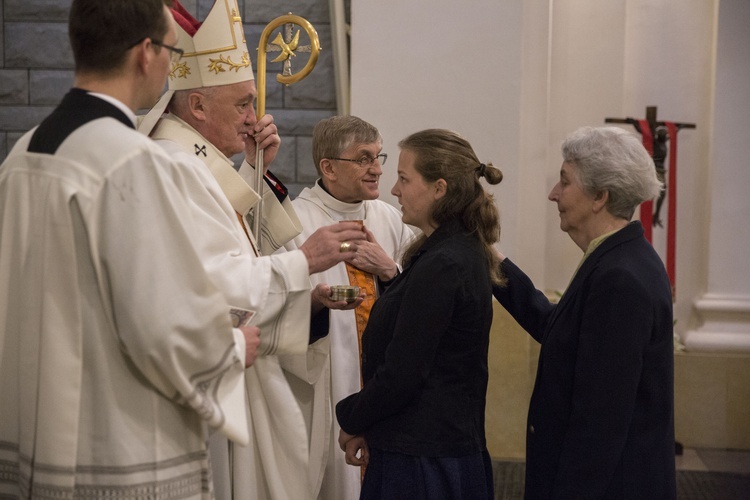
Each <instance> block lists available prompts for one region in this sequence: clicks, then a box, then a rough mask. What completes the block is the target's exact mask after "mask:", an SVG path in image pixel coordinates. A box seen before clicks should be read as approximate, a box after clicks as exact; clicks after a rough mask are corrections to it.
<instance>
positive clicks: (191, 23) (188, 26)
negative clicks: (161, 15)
mask: <svg viewBox="0 0 750 500" xmlns="http://www.w3.org/2000/svg"><path fill="white" fill-rule="evenodd" d="M169 10H171V11H172V17H174V20H175V21H176V22H177V24H179V25H180V28H182V29H183V30H185V33H187V34H188V35H190V36H195V34H196V33H197V32H198V28H200V27H201V24H203V22H202V21H198V20H197V19H195V18H194V17H193V15H192V14H191V13H190V12H188V10H187V9H186V8H185V7H183V6H182V4H181V3H180V2H179V1H178V0H174V2H173V3H172V8H171V9H169Z"/></svg>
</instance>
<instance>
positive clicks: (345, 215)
mask: <svg viewBox="0 0 750 500" xmlns="http://www.w3.org/2000/svg"><path fill="white" fill-rule="evenodd" d="M319 182H320V181H318V182H316V184H315V186H313V187H312V188H305V189H304V190H303V191H302V192H301V193H300V195H299V196H298V197H297V198H296V199H295V200H294V201H293V202H292V204H293V205H294V208H295V210H296V211H297V215H298V217H299V219H300V221H301V222H302V227H303V228H304V229H303V232H302V234H300V235H299V236H298V237H296V238H295V239H294V240H293V241H292V242H290V243H289V244H287V245H286V247H287V248H288V249H293V248H298V247H299V246H300V245H302V243H304V242H305V240H306V239H307V238H308V237H309V236H310V235H311V234H312V233H313V232H315V230H316V229H318V228H320V227H322V226H327V225H329V224H333V223H335V222H338V221H342V220H364V224H365V227H367V228H368V229H369V230H370V231H372V232H373V233H374V235H375V238H376V239H377V241H378V243H379V244H380V245H381V246H382V247H383V249H384V250H385V252H386V253H387V254H389V255H391V256H392V257H393V258H394V260H396V261H397V262H398V261H399V257H400V253H401V252H402V251H403V250H404V249H405V247H406V246H407V245H408V243H409V242H410V240H411V239H412V237H413V232H412V230H411V229H410V228H409V227H408V226H407V225H405V224H404V223H403V222H402V221H401V212H399V211H398V210H397V209H396V208H394V207H393V206H391V205H389V204H388V203H385V202H383V201H380V200H371V201H363V202H359V203H344V202H341V201H339V200H337V199H335V198H334V197H332V196H331V195H330V194H328V193H327V192H326V191H325V190H324V189H323V188H321V187H320V185H319ZM310 279H311V280H312V282H313V285H316V284H318V283H326V284H329V285H346V284H348V283H349V276H348V274H347V269H346V265H345V264H344V263H343V262H342V263H339V264H337V265H336V266H334V267H332V268H331V269H329V270H327V271H324V272H322V273H317V274H314V275H312V276H310ZM330 321H331V326H330V330H329V334H328V346H330V347H329V348H330V356H329V358H328V359H329V361H328V362H327V363H326V365H325V369H324V372H323V374H322V375H321V376H320V377H319V378H318V379H317V381H307V382H311V383H312V384H313V385H309V384H307V383H305V381H302V380H299V379H296V380H295V379H294V378H291V377H290V383H291V384H292V387H293V388H294V390H295V392H296V393H297V394H298V395H299V396H298V397H299V398H300V399H301V400H310V401H312V403H311V405H309V408H306V409H307V410H308V411H307V413H306V418H307V419H308V425H309V426H310V428H311V429H312V441H311V450H310V451H311V457H312V458H311V463H310V476H311V477H310V481H311V483H312V484H313V485H314V488H315V489H314V492H315V494H316V496H319V498H321V499H324V500H328V499H336V500H338V499H348V498H359V489H360V480H361V475H360V469H359V467H352V466H351V465H347V464H346V462H345V461H344V452H342V451H341V450H340V449H339V446H338V437H339V429H340V427H339V425H338V423H337V422H336V418H335V413H334V407H335V405H336V403H338V402H339V401H340V400H341V399H343V398H345V397H346V396H348V395H350V394H353V393H355V392H357V391H359V390H360V366H359V346H358V341H357V325H356V319H355V313H354V311H353V310H350V311H331V319H330ZM328 346H326V347H328Z"/></svg>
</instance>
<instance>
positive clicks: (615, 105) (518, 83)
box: [351, 0, 750, 333]
mask: <svg viewBox="0 0 750 500" xmlns="http://www.w3.org/2000/svg"><path fill="white" fill-rule="evenodd" d="M743 2H744V3H743ZM742 5H744V7H743V6H742ZM747 5H748V4H747V2H746V0H722V8H723V9H729V10H730V14H729V15H730V16H733V14H732V13H731V12H735V13H736V14H735V17H736V18H735V19H734V24H733V26H734V30H735V32H732V33H730V34H728V35H726V36H728V37H731V38H732V39H734V40H736V39H739V40H742V42H739V43H740V44H742V43H744V44H746V43H747V40H748V36H750V35H749V34H748V33H750V30H748V29H747V26H748V23H747V22H745V21H746V16H745V17H742V13H743V12H745V11H746V10H747ZM718 12H719V2H718V0H662V1H660V2H654V1H652V0H607V1H606V2H602V1H600V0H577V1H573V0H524V1H523V2H522V1H521V0H475V1H463V2H448V1H446V0H435V1H430V2H428V1H425V0H415V1H410V2H401V1H396V0H386V1H381V2H357V1H355V2H352V54H351V59H352V106H351V110H352V114H356V115H358V116H361V117H362V118H364V119H366V120H368V121H371V122H372V123H374V124H375V125H376V126H377V127H378V128H379V129H380V130H381V132H382V133H383V137H384V139H385V147H384V148H385V151H387V152H388V153H389V154H391V155H392V157H393V159H394V160H395V159H396V155H397V147H396V143H397V142H398V140H400V139H401V138H403V137H404V136H406V135H408V134H409V133H411V132H414V131H416V130H420V129H424V128H428V127H435V126H438V127H446V128H451V129H454V130H457V131H458V132H460V133H462V134H463V135H465V136H466V137H467V138H468V139H469V140H470V141H471V142H472V144H473V145H474V147H475V149H476V150H477V152H478V153H479V156H480V158H481V159H482V160H485V161H492V162H493V163H495V164H496V165H497V166H499V167H501V168H502V169H503V171H504V173H505V180H504V181H503V182H502V183H501V184H500V185H499V186H498V187H496V189H495V193H496V196H497V199H498V202H499V207H500V209H501V212H502V223H503V235H502V242H501V245H500V246H501V248H502V250H503V251H504V252H505V253H506V254H507V255H509V256H510V257H512V258H513V259H514V260H515V261H516V262H518V263H519V264H520V265H521V266H522V267H523V268H524V269H525V270H526V271H527V272H529V274H530V275H531V277H532V279H534V280H535V282H536V284H537V286H539V287H540V288H543V289H548V290H562V289H564V288H565V286H567V283H568V281H569V279H570V276H571V274H572V272H573V270H574V269H575V267H576V265H577V264H578V260H579V259H580V257H581V252H580V250H579V249H578V248H577V247H575V245H573V243H572V242H571V241H570V239H569V238H568V236H567V235H565V234H564V233H562V232H561V231H560V230H559V226H558V224H559V219H558V215H557V211H556V209H555V206H554V204H552V203H551V202H549V201H547V199H546V196H547V193H548V191H549V189H550V188H551V187H552V185H553V184H554V183H555V181H556V178H557V176H558V171H559V167H560V154H559V144H560V142H561V141H562V139H563V138H564V137H565V136H566V135H567V134H568V133H570V132H572V131H573V130H574V129H575V128H577V127H579V126H582V125H603V124H604V119H605V118H607V117H619V118H625V117H631V118H645V111H646V106H658V116H657V119H659V120H670V121H677V122H686V123H695V124H696V125H697V129H695V130H691V129H683V130H682V131H680V133H679V151H678V183H677V195H678V196H677V198H678V200H677V211H678V212H677V219H678V225H677V276H676V281H677V302H676V304H675V313H676V318H677V320H678V321H677V327H676V328H677V330H678V332H681V333H684V332H685V331H686V330H688V329H689V328H690V327H691V326H692V325H694V324H695V323H696V322H698V319H697V317H696V312H695V310H694V306H693V303H694V301H695V300H696V298H698V297H700V296H702V294H703V293H704V292H705V290H706V288H707V282H708V279H709V270H708V268H709V261H708V253H709V250H708V249H709V245H708V241H709V238H711V236H712V235H711V233H710V228H709V223H711V224H716V223H718V221H717V220H716V219H717V218H716V217H713V216H712V215H711V209H712V205H714V204H715V203H714V201H713V199H714V198H715V197H717V196H719V197H720V196H724V191H723V189H724V188H725V187H728V188H732V189H728V190H727V191H726V192H727V193H728V194H731V195H733V196H737V197H738V203H739V206H740V207H741V208H743V209H744V208H746V207H747V205H746V203H747V202H746V201H745V202H742V201H739V200H746V198H747V197H746V195H744V194H743V193H739V191H741V190H742V189H743V188H742V187H740V186H744V190H745V191H746V190H747V185H748V184H747V183H744V184H738V183H736V182H733V181H734V180H735V179H737V178H740V179H746V177H743V175H746V174H744V173H745V172H748V170H749V169H744V170H743V173H742V174H741V175H740V176H739V177H736V176H735V174H734V170H733V169H734V168H735V167H732V166H730V165H728V162H733V161H735V162H736V161H743V162H744V163H746V162H747V158H748V157H749V156H750V155H748V154H747V153H746V151H745V150H744V149H741V148H740V149H734V146H732V145H731V144H726V143H727V142H729V141H730V140H732V141H739V142H740V143H741V144H743V146H742V147H744V148H745V149H746V148H747V147H748V146H747V145H748V144H750V141H748V140H747V135H748V134H747V132H745V133H744V134H743V131H746V130H747V125H746V124H744V122H743V125H737V126H736V128H734V129H733V132H732V133H729V134H727V137H726V139H725V140H724V141H723V142H722V143H721V144H722V152H721V153H720V154H721V155H723V156H721V157H717V159H720V160H721V162H722V165H721V166H720V167H719V168H721V169H726V168H728V169H729V170H722V173H719V172H718V171H716V170H712V168H711V165H712V161H713V158H712V156H711V151H712V143H711V139H712V133H711V131H712V120H713V113H714V107H713V102H714V101H713V93H714V70H715V61H716V57H715V51H716V29H717V26H718V24H717V23H718ZM743 20H744V21H743ZM722 26H723V24H722ZM727 29H732V28H731V27H728V28H727ZM737 43H738V42H736V44H737ZM742 47H744V48H743V49H742V50H744V52H742V50H740V47H737V51H736V54H737V55H736V57H737V59H739V60H737V61H733V64H734V65H735V66H739V67H740V68H744V70H737V69H735V70H734V73H733V75H734V76H733V77H732V78H733V80H732V81H731V82H730V83H727V84H725V85H726V86H725V89H726V91H727V92H726V93H722V96H721V97H718V96H717V99H718V101H717V106H718V105H720V104H723V105H724V106H726V108H725V109H726V110H725V111H724V113H728V112H729V110H735V113H736V114H737V115H740V116H742V118H739V120H746V119H747V117H748V116H750V114H749V113H748V112H747V105H748V104H747V103H748V102H750V100H749V99H748V98H747V94H746V90H745V93H744V94H742V93H740V94H737V95H735V94H734V93H733V92H735V91H734V90H733V88H734V87H736V86H737V85H743V84H744V85H745V86H744V87H743V88H744V89H747V85H748V83H747V82H748V81H749V80H748V78H747V71H748V67H749V66H750V57H748V56H747V53H748V52H747V50H746V49H747V47H745V46H744V45H743V46H742ZM739 54H742V55H739ZM742 71H744V73H742ZM717 84H718V83H717ZM717 109H718V108H717ZM739 109H743V110H744V111H742V112H738V111H736V110H739ZM623 127H625V128H626V129H629V130H634V129H633V128H632V127H630V126H628V125H623ZM737 135H744V137H745V138H744V140H743V139H742V138H740V139H737V137H736V136H737ZM731 151H736V153H735V156H731V155H732V153H730V152H731ZM395 164H396V162H395V161H394V162H393V163H389V164H388V165H387V166H386V169H385V170H386V173H385V174H384V178H383V181H382V190H381V192H382V193H383V198H384V199H386V200H388V201H393V198H392V197H390V195H389V193H388V192H389V191H390V187H391V186H392V184H393V180H394V179H395V176H394V174H393V170H394V169H395ZM714 182H721V183H723V184H730V185H729V186H722V187H721V189H722V191H721V192H717V191H716V189H714V190H713V191H712V189H711V186H712V183H714ZM662 210H663V212H662V215H663V216H666V213H665V212H664V210H666V203H665V206H664V207H663V208H662ZM712 217H713V218H712ZM664 218H665V217H664ZM746 218H747V211H746V212H745V213H744V219H746ZM745 225H746V224H745ZM738 229H739V228H738ZM664 233H665V231H664V230H658V229H657V230H656V231H655V232H654V239H655V246H656V248H657V250H660V251H663V248H664V239H665V234H664ZM730 245H731V243H730ZM741 246H743V247H744V248H746V246H744V245H741ZM733 248H737V246H736V245H735V246H733ZM736 251H742V250H736ZM712 261H713V259H712ZM712 266H714V267H715V268H716V267H717V266H720V268H717V269H715V270H714V271H713V272H712V273H711V276H713V275H714V274H715V275H717V276H721V275H723V274H732V273H733V267H731V266H729V265H726V264H712ZM734 288H739V289H740V290H741V291H742V293H745V294H748V289H749V288H750V284H748V280H741V283H739V284H738V285H737V286H735V287H734ZM748 295H750V294H748Z"/></svg>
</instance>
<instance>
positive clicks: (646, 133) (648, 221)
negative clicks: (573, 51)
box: [604, 106, 695, 299]
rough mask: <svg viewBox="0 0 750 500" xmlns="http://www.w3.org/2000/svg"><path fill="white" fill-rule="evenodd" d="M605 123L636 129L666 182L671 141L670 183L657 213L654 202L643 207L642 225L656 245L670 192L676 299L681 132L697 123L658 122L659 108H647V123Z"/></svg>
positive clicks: (670, 263) (670, 266)
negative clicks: (654, 231) (661, 214)
mask: <svg viewBox="0 0 750 500" xmlns="http://www.w3.org/2000/svg"><path fill="white" fill-rule="evenodd" d="M604 122H605V123H627V124H630V125H633V126H634V127H635V129H636V130H637V131H638V133H640V134H641V136H643V145H644V147H645V148H646V149H647V150H648V152H649V154H650V155H651V156H652V158H653V159H654V166H655V168H656V174H657V175H659V177H660V180H661V181H662V182H663V181H664V180H665V179H664V177H665V171H666V170H665V168H664V159H665V158H666V156H667V141H668V140H670V139H671V142H670V148H669V167H670V168H669V182H668V183H667V184H666V186H665V189H664V190H662V192H661V193H660V194H659V199H658V200H657V204H656V213H655V214H654V211H653V200H646V201H644V202H643V203H642V204H641V223H642V224H643V233H644V236H645V237H646V239H647V240H648V241H652V226H656V225H658V226H662V222H661V220H660V218H659V211H660V209H661V204H662V201H663V200H664V195H665V194H666V193H667V191H668V192H669V198H668V201H669V203H668V205H669V207H668V214H667V255H666V259H665V260H666V262H665V265H666V268H667V274H668V275H669V281H670V283H671V284H672V299H674V297H675V293H676V292H675V260H676V239H677V238H676V235H677V132H679V131H680V129H683V128H695V123H678V122H668V121H657V120H656V106H647V107H646V119H645V120H637V119H635V118H605V119H604Z"/></svg>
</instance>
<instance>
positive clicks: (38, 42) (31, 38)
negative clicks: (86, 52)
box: [0, 0, 336, 196]
mask: <svg viewBox="0 0 750 500" xmlns="http://www.w3.org/2000/svg"><path fill="white" fill-rule="evenodd" d="M70 3H71V2H70V0H0V161H2V160H3V159H5V157H6V155H7V154H8V151H10V149H11V148H12V147H13V144H15V142H16V141H17V140H18V138H19V137H20V136H21V135H22V134H23V133H25V132H26V131H27V130H29V129H30V128H32V127H34V126H35V125H37V124H38V123H39V122H40V121H41V120H42V119H43V118H44V117H45V116H47V115H48V114H49V113H50V112H51V111H52V109H54V107H55V105H57V103H58V102H59V101H60V99H61V98H62V96H63V95H64V94H65V93H66V92H67V90H68V89H69V88H70V86H71V85H72V84H73V55H72V52H71V50H70V44H69V42H68V34H67V19H68V9H69V8H70ZM181 3H182V4H183V5H184V6H185V7H186V8H187V9H188V10H189V11H190V12H192V13H193V14H195V15H196V17H197V18H198V19H203V18H205V16H206V14H207V13H208V10H209V9H210V8H211V6H212V5H213V0H182V1H181ZM238 5H239V7H240V9H241V10H242V19H243V22H244V23H245V35H246V39H247V43H248V47H249V49H250V57H251V59H252V60H253V68H254V69H257V61H256V60H255V50H254V49H255V48H256V47H257V46H258V40H259V38H260V34H261V32H262V31H263V28H264V27H265V26H266V24H268V23H269V22H270V21H272V20H273V19H275V18H276V17H278V16H280V15H283V14H287V13H288V12H292V13H293V14H296V15H299V16H302V17H303V18H305V19H307V20H308V21H310V23H312V25H313V26H314V27H315V29H316V31H317V32H318V36H319V37H320V45H321V48H322V50H321V52H320V57H319V58H318V63H317V65H316V66H315V69H314V71H313V72H312V73H311V74H310V75H309V76H308V77H307V78H305V79H304V80H302V81H301V82H298V83H296V84H294V85H290V86H288V87H285V86H283V85H281V84H279V83H278V82H277V81H276V76H275V75H276V74H277V73H280V72H281V64H280V63H274V64H271V63H270V59H272V57H271V58H268V59H269V62H268V64H267V70H268V77H267V78H266V82H267V83H266V112H267V113H270V114H272V115H274V118H275V121H276V125H277V126H278V127H279V134H280V135H281V140H282V146H281V149H280V152H279V155H278V156H277V158H276V161H275V162H274V163H273V166H272V170H273V171H274V173H275V174H276V175H278V176H279V178H281V180H282V181H284V183H286V184H287V186H288V187H289V189H290V191H291V193H292V195H293V196H296V194H297V193H299V191H301V189H302V188H303V187H305V186H308V185H310V184H311V183H312V182H313V181H314V180H315V178H316V177H317V175H316V173H315V166H314V165H313V163H312V157H311V142H312V140H311V133H312V128H313V126H314V125H315V124H316V123H317V122H318V121H319V120H321V119H323V118H327V117H329V116H332V115H334V114H335V113H336V92H335V83H334V73H333V58H332V53H333V52H332V50H331V29H330V20H329V14H328V0H288V1H286V2H284V3H283V7H282V6H280V5H279V2H276V1H274V0H238ZM303 36H304V35H303ZM302 57H304V56H302ZM300 68H301V65H299V64H298V65H297V67H296V69H295V67H293V71H297V70H298V69H300ZM241 156H242V155H239V156H238V157H236V158H235V160H236V161H239V160H240V159H241Z"/></svg>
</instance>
